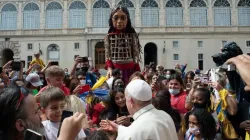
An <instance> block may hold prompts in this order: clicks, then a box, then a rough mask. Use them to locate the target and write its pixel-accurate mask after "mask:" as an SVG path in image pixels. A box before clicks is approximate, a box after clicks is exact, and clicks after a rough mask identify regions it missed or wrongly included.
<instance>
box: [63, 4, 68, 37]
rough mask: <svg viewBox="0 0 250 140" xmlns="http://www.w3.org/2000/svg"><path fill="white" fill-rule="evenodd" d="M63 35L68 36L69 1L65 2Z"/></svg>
mask: <svg viewBox="0 0 250 140" xmlns="http://www.w3.org/2000/svg"><path fill="white" fill-rule="evenodd" d="M62 28H63V34H67V29H68V1H67V0H63V27H62Z"/></svg>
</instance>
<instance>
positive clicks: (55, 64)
mask: <svg viewBox="0 0 250 140" xmlns="http://www.w3.org/2000/svg"><path fill="white" fill-rule="evenodd" d="M50 64H51V66H58V65H59V64H58V61H52V62H51V63H50Z"/></svg>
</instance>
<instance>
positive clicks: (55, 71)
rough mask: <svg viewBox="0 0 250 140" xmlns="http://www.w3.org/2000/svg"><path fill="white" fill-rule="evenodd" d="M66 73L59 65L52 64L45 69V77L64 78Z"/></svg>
mask: <svg viewBox="0 0 250 140" xmlns="http://www.w3.org/2000/svg"><path fill="white" fill-rule="evenodd" d="M64 76H65V73H64V70H63V69H62V68H60V67H58V66H51V67H49V68H47V69H46V71H45V77H46V78H51V77H62V78H64Z"/></svg>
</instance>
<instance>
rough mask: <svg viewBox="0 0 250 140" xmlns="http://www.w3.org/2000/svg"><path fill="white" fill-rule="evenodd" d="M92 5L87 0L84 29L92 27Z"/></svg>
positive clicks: (89, 0)
mask: <svg viewBox="0 0 250 140" xmlns="http://www.w3.org/2000/svg"><path fill="white" fill-rule="evenodd" d="M92 5H93V3H92V2H91V0H88V4H87V11H86V25H87V26H86V27H92V17H93V16H92V10H93V9H92Z"/></svg>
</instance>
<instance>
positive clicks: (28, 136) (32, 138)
mask: <svg viewBox="0 0 250 140" xmlns="http://www.w3.org/2000/svg"><path fill="white" fill-rule="evenodd" d="M24 140H43V135H42V134H40V133H37V132H35V131H33V130H31V129H27V131H26V133H25V136H24Z"/></svg>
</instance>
